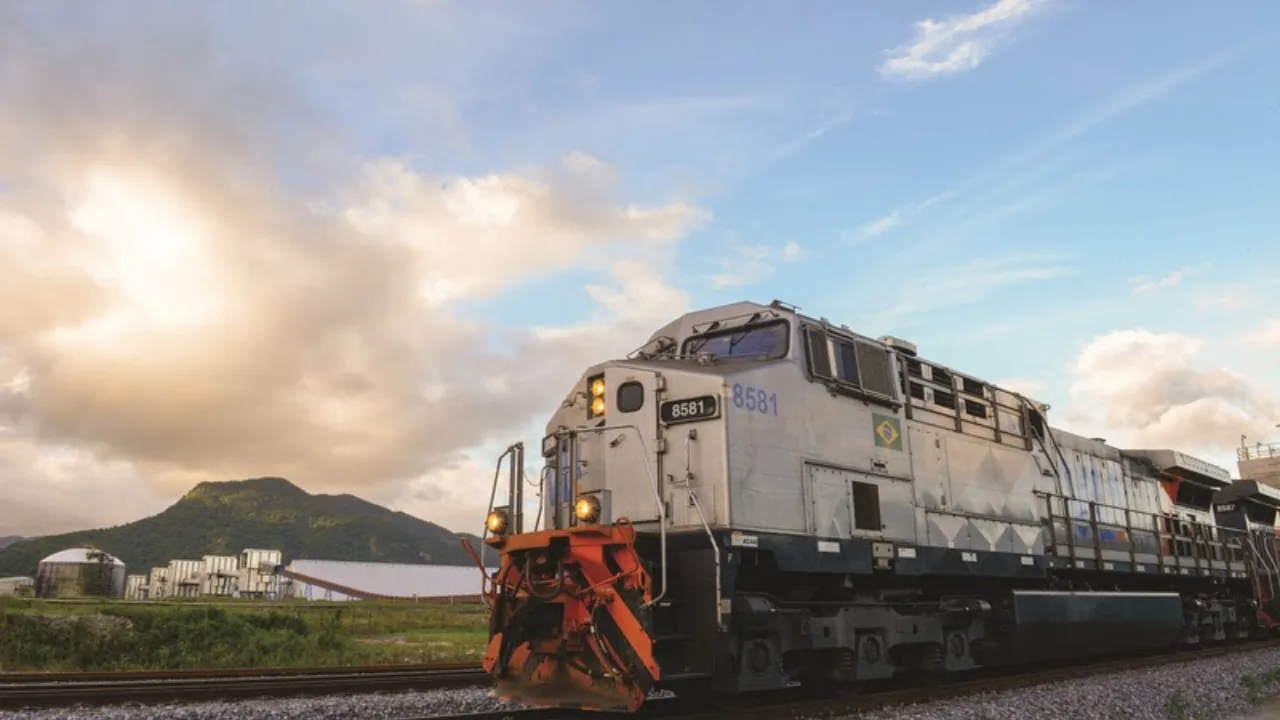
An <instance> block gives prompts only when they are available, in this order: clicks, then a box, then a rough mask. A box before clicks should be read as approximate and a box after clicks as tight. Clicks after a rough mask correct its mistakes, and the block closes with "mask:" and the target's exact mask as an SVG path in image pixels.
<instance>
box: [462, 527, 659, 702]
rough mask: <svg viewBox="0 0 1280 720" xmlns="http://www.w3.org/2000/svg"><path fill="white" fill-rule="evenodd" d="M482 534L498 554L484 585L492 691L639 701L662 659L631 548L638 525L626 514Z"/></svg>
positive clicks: (523, 698)
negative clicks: (616, 519)
mask: <svg viewBox="0 0 1280 720" xmlns="http://www.w3.org/2000/svg"><path fill="white" fill-rule="evenodd" d="M484 542H485V544H487V545H489V546H491V547H493V548H495V549H496V550H497V551H498V553H499V556H500V562H499V566H498V570H497V572H496V573H495V574H494V576H493V579H492V582H491V587H490V588H488V589H487V590H486V592H485V595H486V600H487V602H488V604H489V612H490V616H489V633H490V640H489V647H488V649H487V650H486V651H485V655H484V660H483V665H484V669H485V672H488V673H489V674H490V675H492V676H493V678H494V681H495V686H496V689H497V693H498V695H499V697H502V698H504V699H508V700H512V701H516V702H520V703H524V704H527V705H534V706H542V707H555V708H566V709H578V710H622V711H628V712H634V711H635V710H637V709H638V708H639V707H640V705H641V704H643V703H644V701H645V698H646V697H647V696H648V694H649V691H650V690H651V689H652V688H653V686H654V683H655V682H657V680H658V677H659V669H658V665H657V662H656V661H655V660H654V656H653V642H652V639H651V637H650V635H649V632H648V630H647V629H646V626H647V625H648V621H647V618H648V616H649V610H648V608H647V606H646V603H648V602H649V600H650V598H651V594H650V592H651V591H650V582H649V580H650V578H649V573H648V572H646V571H645V568H644V566H643V565H642V564H641V560H640V557H639V555H637V554H636V551H635V529H634V528H633V527H632V526H631V525H630V524H629V523H626V522H625V521H623V522H621V523H618V524H615V525H587V526H578V527H575V528H566V529H561V530H543V531H539V532H532V533H523V534H514V535H505V536H504V535H497V536H493V537H489V538H486V539H485V541H484ZM468 550H470V546H468ZM472 554H473V555H474V552H473V553H472Z"/></svg>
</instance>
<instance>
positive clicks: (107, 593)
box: [36, 547, 126, 598]
mask: <svg viewBox="0 0 1280 720" xmlns="http://www.w3.org/2000/svg"><path fill="white" fill-rule="evenodd" d="M125 576H126V569H125V564H124V562H123V561H121V560H120V559H119V558H116V557H114V556H112V555H110V554H108V553H105V552H102V551H101V550H97V549H95V548H91V547H82V548H71V549H69V550H63V551H61V552H56V553H54V554H52V555H50V556H49V557H46V558H45V559H43V560H41V561H40V564H39V565H38V566H37V567H36V596H37V597H42V598H72V597H122V596H123V595H124V591H125Z"/></svg>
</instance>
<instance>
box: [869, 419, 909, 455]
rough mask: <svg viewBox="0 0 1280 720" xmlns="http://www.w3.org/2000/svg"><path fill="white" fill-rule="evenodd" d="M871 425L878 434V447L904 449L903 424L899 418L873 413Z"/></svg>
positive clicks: (876, 434)
mask: <svg viewBox="0 0 1280 720" xmlns="http://www.w3.org/2000/svg"><path fill="white" fill-rule="evenodd" d="M871 427H872V429H873V430H872V431H873V432H874V434H875V436H876V447H882V448H889V449H890V450H901V449H902V424H901V423H899V422H898V418H896V417H891V416H889V415H881V414H880V413H871Z"/></svg>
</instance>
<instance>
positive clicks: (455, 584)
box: [280, 559, 496, 602]
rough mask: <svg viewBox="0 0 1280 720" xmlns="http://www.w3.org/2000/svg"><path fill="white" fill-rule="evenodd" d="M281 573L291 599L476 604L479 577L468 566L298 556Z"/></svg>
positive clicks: (477, 600) (478, 571)
mask: <svg viewBox="0 0 1280 720" xmlns="http://www.w3.org/2000/svg"><path fill="white" fill-rule="evenodd" d="M490 570H491V571H493V570H496V568H491V569H490ZM280 574H281V575H282V576H284V577H285V578H286V579H288V580H289V581H290V583H291V586H292V587H291V594H292V596H293V597H298V598H304V599H307V600H327V601H349V600H420V601H422V600H432V601H436V602H479V601H480V590H481V587H480V583H481V579H482V578H481V576H480V570H479V568H476V567H472V566H470V565H463V566H458V565H422V564H407V563H376V562H347V561H340V560H301V559H300V560H294V561H293V562H292V563H290V564H289V566H288V567H286V568H284V569H283V570H281V572H280Z"/></svg>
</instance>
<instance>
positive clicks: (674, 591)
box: [482, 301, 1280, 711]
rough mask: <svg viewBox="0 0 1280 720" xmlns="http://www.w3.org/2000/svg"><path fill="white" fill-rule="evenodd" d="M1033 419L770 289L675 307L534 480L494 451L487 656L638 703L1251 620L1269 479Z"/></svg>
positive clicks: (587, 396)
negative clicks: (679, 311) (755, 299)
mask: <svg viewBox="0 0 1280 720" xmlns="http://www.w3.org/2000/svg"><path fill="white" fill-rule="evenodd" d="M1048 410H1049V407H1048V406H1047V405H1045V404H1043V403H1040V402H1037V401H1035V400H1033V399H1031V398H1028V397H1025V396H1024V395H1022V394H1019V393H1017V392H1014V391H1011V390H1008V389H1005V388H1001V387H997V386H996V385H994V384H992V383H990V382H987V381H984V380H981V379H979V378H978V377H976V376H973V375H969V374H966V373H962V372H959V371H957V370H955V369H952V368H950V367H947V366H945V365H942V364H940V363H937V362H932V361H929V360H926V359H924V358H922V357H920V356H919V355H918V353H917V348H916V347H915V346H914V345H912V344H911V343H909V342H906V341H903V340H900V339H897V338H893V337H883V338H879V339H872V338H869V337H865V336H862V335H859V334H858V333H856V332H853V331H852V330H850V329H849V328H847V327H845V326H843V325H835V324H833V323H831V322H829V321H827V320H826V319H824V318H814V317H808V316H806V315H803V314H801V313H800V312H799V311H798V308H795V307H794V306H790V305H787V304H785V303H782V302H779V301H774V302H772V303H770V304H768V305H763V304H757V303H751V302H742V303H735V304H730V305H725V306H720V307H715V308H709V309H704V310H700V311H696V312H690V313H688V314H685V315H683V316H682V317H680V318H678V319H676V320H674V321H673V322H671V323H669V324H668V325H666V326H665V327H662V328H661V329H659V330H657V331H656V332H655V333H654V334H653V335H652V336H651V337H650V339H649V340H648V342H646V343H645V344H644V345H643V346H641V347H640V348H639V349H637V350H636V351H634V352H632V353H630V354H629V355H628V356H627V357H625V358H621V359H616V360H610V361H608V362H602V363H599V364H597V365H594V366H592V367H589V368H587V369H586V370H585V372H583V373H582V375H581V378H580V380H579V381H578V382H577V383H575V385H574V386H573V387H572V388H571V389H570V390H569V392H568V394H567V395H566V396H565V398H564V401H563V402H562V403H561V404H560V406H559V408H558V409H557V410H556V411H555V413H554V414H553V415H552V416H551V418H550V419H549V421H548V422H547V425H546V436H545V437H544V439H543V441H542V443H541V447H540V448H539V451H540V454H541V458H542V463H541V464H542V466H543V469H542V471H541V473H540V474H539V475H538V477H537V478H536V479H532V478H527V477H526V476H525V472H524V468H525V466H526V459H525V447H524V445H523V444H519V443H518V444H516V445H513V446H511V447H510V448H509V449H508V450H507V452H506V453H504V454H503V457H501V458H499V460H498V467H497V469H496V471H495V475H494V478H493V482H494V487H493V495H492V496H491V498H492V497H498V491H499V490H500V489H502V490H504V493H503V494H504V495H505V497H504V498H503V499H502V501H501V503H500V504H498V505H495V503H494V502H493V500H492V499H491V502H490V508H491V511H490V513H489V515H488V518H487V520H486V528H485V536H484V539H483V542H484V544H485V546H486V549H492V550H496V551H497V553H498V555H499V565H498V569H497V570H496V572H491V573H486V575H485V584H486V586H485V595H486V598H487V601H488V603H489V605H490V623H491V624H490V643H489V646H488V648H487V650H486V652H485V655H484V659H483V665H484V667H485V669H486V670H487V671H488V672H489V673H491V674H492V675H493V677H494V680H495V687H496V689H497V692H498V694H499V695H500V696H502V697H504V698H508V699H512V700H517V701H520V702H524V703H528V704H533V705H541V706H551V707H563V708H575V709H588V710H622V711H635V710H637V709H638V708H639V707H640V706H641V705H642V704H643V703H644V702H645V700H646V698H647V697H649V696H650V694H651V693H652V692H653V691H655V690H658V689H666V690H672V691H674V692H675V693H676V694H677V695H681V696H684V695H686V693H688V694H691V695H692V694H697V695H698V696H708V697H714V698H717V699H718V700H720V701H722V702H724V703H725V704H726V705H732V704H733V702H734V701H735V700H742V699H745V698H750V697H753V696H754V694H758V693H762V692H768V691H773V690H779V689H784V688H790V687H795V686H797V685H801V686H809V687H814V688H817V689H818V690H819V691H821V692H830V693H836V694H844V693H848V692H856V691H857V690H858V688H860V687H861V685H862V684H863V683H865V682H867V681H873V680H882V679H887V678H892V677H896V676H902V675H911V676H918V677H920V678H923V679H925V680H928V679H930V678H937V677H939V676H942V675H945V674H947V673H955V672H963V671H966V670H972V669H975V668H979V667H989V666H996V665H1002V664H1009V663H1021V662H1027V661H1043V660H1049V661H1052V660H1055V659H1066V658H1077V657H1087V656H1100V655H1106V654H1111V653H1123V652H1132V651H1143V650H1149V649H1159V648H1174V647H1177V646H1197V645H1203V644H1206V643H1219V642H1232V641H1242V640H1246V639H1249V638H1255V637H1262V636H1265V635H1266V634H1267V633H1268V632H1269V631H1270V629H1271V626H1272V625H1273V623H1272V622H1271V620H1270V617H1272V616H1277V615H1276V613H1275V611H1274V610H1275V609H1274V604H1275V597H1276V595H1277V594H1278V593H1280V585H1278V584H1277V582H1278V578H1280V573H1278V571H1280V565H1278V564H1277V562H1276V559H1277V553H1276V532H1275V508H1276V506H1277V505H1280V502H1277V498H1280V495H1277V494H1276V493H1271V495H1270V496H1268V494H1267V492H1268V491H1267V489H1266V488H1262V489H1260V488H1259V487H1257V486H1256V485H1255V486H1252V487H1245V486H1244V484H1240V483H1232V479H1231V475H1230V473H1229V472H1228V471H1227V470H1225V469H1223V468H1221V467H1218V466H1215V465H1213V464H1210V463H1208V462H1205V461H1203V460H1200V459H1197V458H1194V457H1191V456H1189V455H1187V454H1185V453H1182V452H1179V451H1176V450H1171V449H1121V448H1117V447H1114V446H1112V445H1109V444H1107V443H1106V442H1105V441H1103V440H1102V439H1098V438H1092V439H1091V438H1086V437H1081V436H1078V435H1074V434H1072V433H1069V432H1066V431H1065V430H1061V429H1057V428H1053V427H1051V425H1050V422H1049V418H1048ZM503 479H505V481H506V482H505V488H502V487H500V486H502V485H503V484H504V483H503V482H502V480H503ZM526 488H530V490H529V495H530V499H531V500H536V504H535V505H534V507H535V508H536V509H532V508H526V502H525V490H526ZM535 489H536V491H535ZM1215 499H1217V500H1221V501H1222V502H1219V503H1216V504H1217V505H1218V506H1219V507H1218V510H1219V511H1221V512H1219V514H1218V515H1219V516H1220V517H1216V516H1215V512H1214V505H1215ZM1233 503H1234V505H1233ZM1245 506H1248V507H1251V508H1255V509H1256V508H1262V510H1261V511H1257V512H1255V511H1250V512H1249V513H1244V512H1241V511H1240V508H1243V507H1245ZM1267 508H1269V513H1270V514H1269V515H1268V510H1267ZM529 515H532V516H533V517H532V519H531V520H532V521H530V518H529V517H528V516H529ZM482 567H483V564H482ZM1277 617H1280V616H1277Z"/></svg>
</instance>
